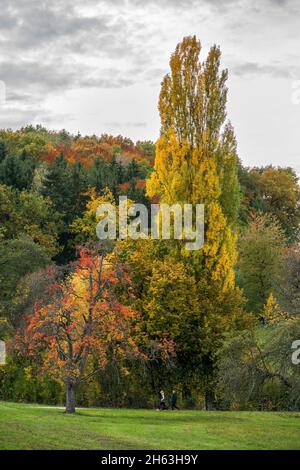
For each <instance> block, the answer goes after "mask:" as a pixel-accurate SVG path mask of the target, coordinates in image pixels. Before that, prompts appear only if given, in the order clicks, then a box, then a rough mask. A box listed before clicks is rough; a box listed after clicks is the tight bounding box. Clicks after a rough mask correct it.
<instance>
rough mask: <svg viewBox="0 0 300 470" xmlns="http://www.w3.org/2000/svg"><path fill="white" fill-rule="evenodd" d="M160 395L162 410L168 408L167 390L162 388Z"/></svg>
mask: <svg viewBox="0 0 300 470" xmlns="http://www.w3.org/2000/svg"><path fill="white" fill-rule="evenodd" d="M159 397H160V403H159V409H160V411H163V410H166V409H167V407H166V400H165V392H164V391H163V390H160V392H159Z"/></svg>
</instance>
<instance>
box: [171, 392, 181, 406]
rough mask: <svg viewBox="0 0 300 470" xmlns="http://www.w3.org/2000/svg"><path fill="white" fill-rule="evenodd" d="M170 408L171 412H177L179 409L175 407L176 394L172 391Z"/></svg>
mask: <svg viewBox="0 0 300 470" xmlns="http://www.w3.org/2000/svg"><path fill="white" fill-rule="evenodd" d="M171 408H172V410H179V408H178V407H177V393H176V390H173V392H172V396H171Z"/></svg>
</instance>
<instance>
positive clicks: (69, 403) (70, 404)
mask: <svg viewBox="0 0 300 470" xmlns="http://www.w3.org/2000/svg"><path fill="white" fill-rule="evenodd" d="M66 413H75V385H74V384H73V383H71V382H68V383H67V385H66Z"/></svg>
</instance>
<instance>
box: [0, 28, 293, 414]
mask: <svg viewBox="0 0 300 470" xmlns="http://www.w3.org/2000/svg"><path fill="white" fill-rule="evenodd" d="M227 78H228V72H227V70H226V69H223V68H222V66H221V50H220V48H219V47H217V46H213V47H211V48H210V50H209V52H208V53H207V54H205V53H204V51H203V50H202V48H201V44H200V42H199V41H198V39H197V38H196V37H195V36H189V37H185V38H183V40H182V41H181V42H180V43H179V44H178V45H177V47H176V49H175V50H174V52H173V54H172V55H171V58H170V63H169V72H168V74H167V75H165V76H164V77H163V76H162V77H161V80H162V82H161V90H160V95H159V102H158V113H159V116H160V123H161V127H160V134H159V135H158V136H157V140H156V141H155V142H152V141H136V142H133V141H132V140H131V139H130V138H128V137H123V136H121V135H115V136H112V135H108V134H102V135H100V136H99V135H90V136H84V135H81V134H80V133H78V134H76V135H73V134H71V133H69V132H67V131H66V130H62V131H51V130H48V129H47V128H45V127H43V126H39V125H38V126H31V125H28V126H27V127H22V128H20V129H18V130H10V129H8V130H1V131H0V221H1V224H0V283H1V290H0V339H1V340H2V341H3V342H5V349H6V359H5V363H3V364H2V365H1V366H0V400H3V401H8V402H9V401H10V402H25V403H38V404H47V405H61V406H65V407H66V412H67V413H74V412H75V410H76V408H77V407H113V408H129V409H130V408H150V409H153V408H156V407H157V406H158V402H159V397H158V392H159V390H160V389H163V390H164V391H165V394H166V397H169V396H170V394H171V392H172V390H174V389H175V390H176V391H177V396H178V405H179V407H180V408H183V409H206V410H235V411H237V410H252V411H283V410H285V411H299V410H300V399H299V397H300V365H299V361H298V358H299V356H300V354H298V355H297V345H296V344H295V341H297V340H300V317H299V313H300V311H299V301H300V251H299V223H300V187H299V182H298V177H297V174H296V172H295V171H294V170H293V169H292V168H289V167H278V166H271V165H268V166H264V167H263V166H261V167H247V166H245V165H244V163H243V161H242V160H241V158H240V157H239V155H238V151H237V141H236V137H235V131H234V124H235V123H234V122H231V121H230V116H229V115H228V112H227V96H228V94H229V93H230V89H228V88H227ZM119 196H127V198H128V199H129V200H130V201H132V202H136V203H141V204H144V205H145V206H146V207H148V208H150V207H151V204H154V203H166V204H170V205H172V204H175V203H176V204H180V205H183V204H186V203H189V204H204V208H205V229H204V233H205V242H204V246H203V247H202V248H201V249H200V250H194V251H189V250H187V249H186V247H185V244H184V240H175V239H173V240H172V239H171V240H154V239H152V238H151V234H149V237H148V238H147V239H138V240H129V239H128V240H127V239H124V240H110V241H108V240H107V241H105V240H99V239H98V238H97V235H96V225H97V222H98V219H97V215H96V211H97V208H98V207H99V205H101V204H102V203H110V204H112V205H114V206H117V204H118V198H119ZM293 345H294V346H295V347H294V346H293ZM293 347H294V349H293ZM298 348H299V345H298ZM293 353H294V356H293ZM293 358H294V359H293Z"/></svg>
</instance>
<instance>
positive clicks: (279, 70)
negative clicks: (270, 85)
mask: <svg viewBox="0 0 300 470" xmlns="http://www.w3.org/2000/svg"><path fill="white" fill-rule="evenodd" d="M230 72H231V73H233V74H235V75H238V76H251V75H269V76H272V77H275V78H292V77H293V76H294V73H296V71H295V70H294V69H293V68H290V67H289V68H288V67H287V66H286V65H272V64H269V65H262V64H258V63H256V62H244V63H241V64H237V65H234V66H232V67H231V68H230Z"/></svg>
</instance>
